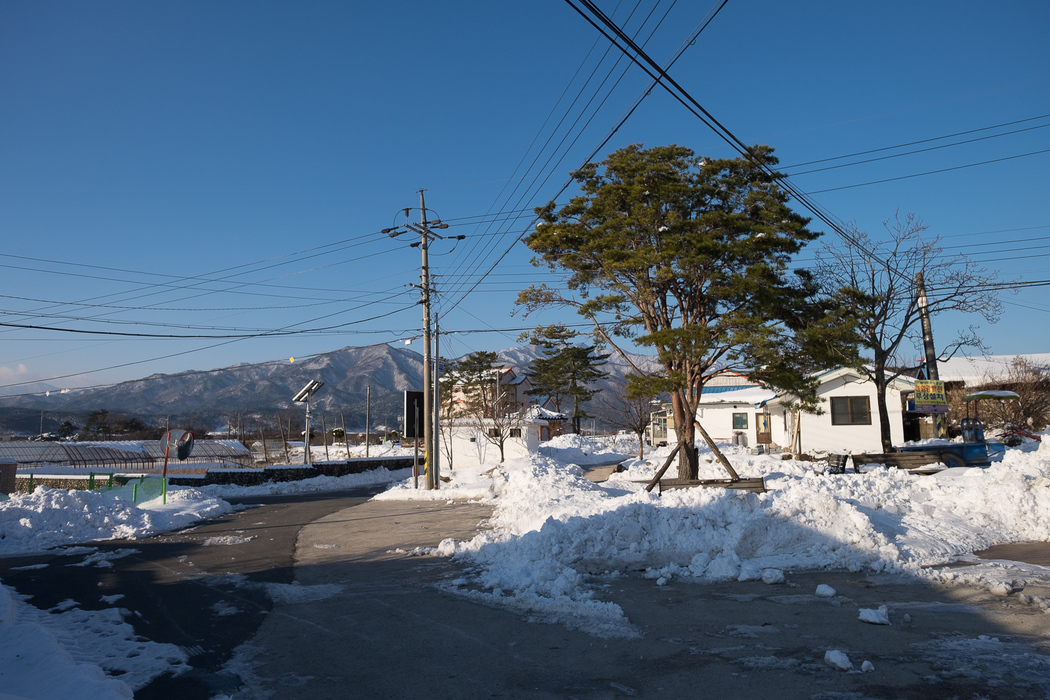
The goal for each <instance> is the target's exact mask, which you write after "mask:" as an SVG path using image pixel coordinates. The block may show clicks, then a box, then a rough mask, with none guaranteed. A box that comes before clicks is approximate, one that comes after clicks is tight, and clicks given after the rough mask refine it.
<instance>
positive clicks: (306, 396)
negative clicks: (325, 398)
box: [292, 379, 324, 466]
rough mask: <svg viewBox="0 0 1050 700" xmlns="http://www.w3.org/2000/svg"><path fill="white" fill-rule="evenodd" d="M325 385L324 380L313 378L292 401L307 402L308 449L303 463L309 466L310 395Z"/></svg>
mask: <svg viewBox="0 0 1050 700" xmlns="http://www.w3.org/2000/svg"><path fill="white" fill-rule="evenodd" d="M323 386H324V382H319V381H317V380H316V379H311V380H310V383H309V384H307V385H306V386H304V387H303V388H302V389H300V390H299V393H298V394H296V395H295V396H294V397H293V398H292V401H293V402H294V403H303V402H305V403H306V449H305V450H303V464H305V465H307V466H309V465H310V464H312V463H313V462H312V460H311V458H310V397H311V396H313V395H314V394H316V393H317V390H318V389H320V388H321V387H323Z"/></svg>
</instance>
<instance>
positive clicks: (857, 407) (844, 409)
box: [831, 396, 871, 425]
mask: <svg viewBox="0 0 1050 700" xmlns="http://www.w3.org/2000/svg"><path fill="white" fill-rule="evenodd" d="M831 424H832V425H871V405H870V404H869V403H868V397H867V396H833V397H832V398H831Z"/></svg>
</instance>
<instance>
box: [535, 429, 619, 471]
mask: <svg viewBox="0 0 1050 700" xmlns="http://www.w3.org/2000/svg"><path fill="white" fill-rule="evenodd" d="M540 452H541V453H542V454H543V455H544V456H545V457H549V458H551V459H555V460H557V461H559V462H562V463H564V464H578V465H580V466H588V465H595V464H615V463H617V462H620V461H622V460H624V459H626V458H627V457H628V455H631V454H637V453H638V438H637V437H636V436H633V435H617V436H615V437H613V438H605V437H584V436H583V435H575V434H571V433H570V434H566V435H559V436H557V437H555V438H553V439H551V440H548V441H547V442H545V443H543V444H542V445H540Z"/></svg>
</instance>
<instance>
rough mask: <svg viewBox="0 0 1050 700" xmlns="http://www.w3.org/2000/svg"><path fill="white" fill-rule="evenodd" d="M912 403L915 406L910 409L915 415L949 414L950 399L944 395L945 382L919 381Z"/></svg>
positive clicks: (933, 380) (917, 381)
mask: <svg viewBox="0 0 1050 700" xmlns="http://www.w3.org/2000/svg"><path fill="white" fill-rule="evenodd" d="M912 401H914V403H915V406H914V408H911V407H909V408H911V410H912V411H913V412H915V413H947V412H948V397H947V395H946V394H945V393H944V382H942V381H939V380H936V379H917V380H916V381H915V394H914V396H913V397H912ZM909 403H910V402H909Z"/></svg>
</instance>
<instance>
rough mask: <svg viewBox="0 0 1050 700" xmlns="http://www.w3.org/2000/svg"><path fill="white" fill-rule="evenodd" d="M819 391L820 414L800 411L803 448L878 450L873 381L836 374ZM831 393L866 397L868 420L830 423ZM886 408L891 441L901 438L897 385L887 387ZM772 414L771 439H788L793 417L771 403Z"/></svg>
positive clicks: (879, 440)
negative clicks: (853, 423) (844, 423)
mask: <svg viewBox="0 0 1050 700" xmlns="http://www.w3.org/2000/svg"><path fill="white" fill-rule="evenodd" d="M818 395H819V396H820V397H821V398H822V399H823V401H822V402H821V408H822V409H823V410H824V412H823V413H822V414H821V415H814V414H812V413H803V414H801V422H802V425H801V435H800V439H801V446H802V451H803V452H824V451H832V452H881V451H882V437H881V435H882V433H881V430H880V428H879V408H878V403H877V400H876V396H875V385H874V384H873V383H871V382H868V381H864V380H862V379H859V378H857V377H855V376H852V375H845V376H842V377H836V378H835V379H832V380H831V381H829V382H828V383H826V384H824V385H823V386H821V388H820V390H819V392H818ZM832 397H866V398H867V399H868V406H869V412H870V416H871V423H870V424H866V425H833V424H832V416H831V398H832ZM886 404H887V407H888V409H889V421H890V436H891V440H892V442H893V444H894V445H900V444H902V443H903V442H904V414H903V411H902V410H901V394H900V390H899V389H898V388H894V387H892V386H891V387H890V388H889V389H887V391H886ZM770 412H771V414H772V415H773V441H774V442H775V443H777V444H779V445H787V444H789V443H790V442H791V435H792V432H793V430H794V417H793V416H792V415H791V413H790V412H787V411H785V410H784V409H783V408H781V407H779V406H774V407H771V409H770Z"/></svg>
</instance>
